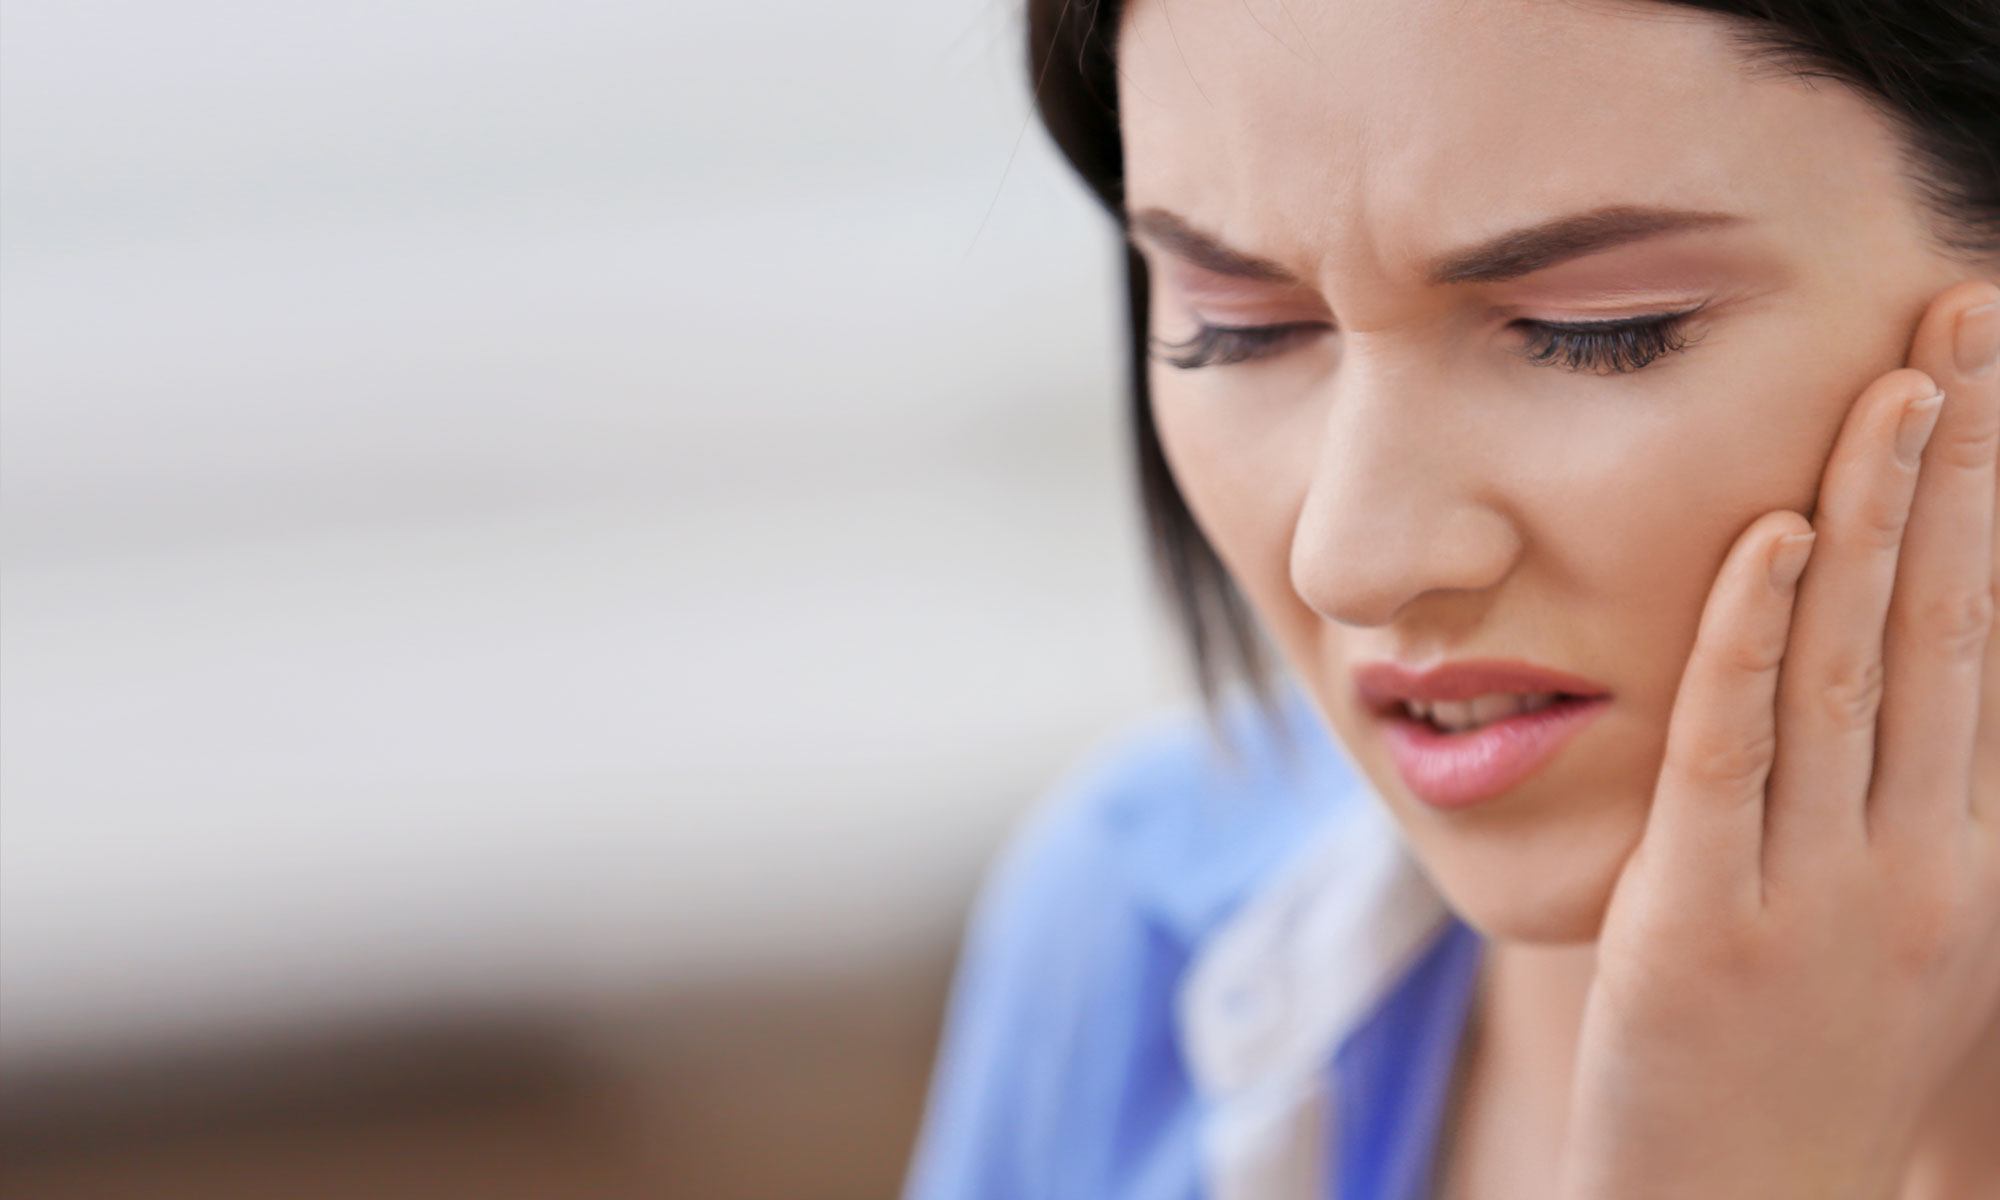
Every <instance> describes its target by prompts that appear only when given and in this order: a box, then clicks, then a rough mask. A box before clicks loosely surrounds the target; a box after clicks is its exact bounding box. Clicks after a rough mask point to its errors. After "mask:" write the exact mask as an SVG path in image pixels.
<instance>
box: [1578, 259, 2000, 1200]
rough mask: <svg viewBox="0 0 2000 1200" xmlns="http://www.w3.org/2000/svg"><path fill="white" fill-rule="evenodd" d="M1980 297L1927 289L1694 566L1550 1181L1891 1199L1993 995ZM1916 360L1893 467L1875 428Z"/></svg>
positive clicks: (1626, 1198)
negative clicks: (1825, 430)
mask: <svg viewBox="0 0 2000 1200" xmlns="http://www.w3.org/2000/svg"><path fill="white" fill-rule="evenodd" d="M1996 300H2000V290H1996V289H1995V288H1994V287H1993V285H1991V284H1986V283H1976V282H1975V283H1963V284H1959V285H1956V286H1954V287H1952V288H1950V289H1948V290H1947V291H1945V292H1944V293H1942V294H1941V295H1940V296H1939V297H1938V298H1937V299H1936V300H1935V301H1934V302H1933V304H1932V305H1931V307H1930V308H1929V310H1928V311H1927V312H1926V314H1925V317H1924V320H1923V322H1922V323H1921V324H1920V326H1919V328H1918V331H1917V334H1916V338H1915V340H1914V342H1913V345H1912V348H1911V353H1910V356H1909V363H1910V365H1909V366H1905V367H1901V368H1898V369H1896V370H1894V371H1890V372H1889V373H1887V374H1886V375H1883V376H1882V377H1881V378H1880V379H1878V380H1876V381H1875V382H1874V383H1873V384H1871V385H1870V386H1869V387H1868V388H1867V389H1866V390H1865V391H1864V392H1863V393H1862V394H1861V396H1860V398H1859V399H1858V400H1857V401H1856V403H1855V405H1854V406H1853V408H1852V410H1851V411H1850V412H1849V414H1848V416H1847V420H1846V422H1845V424H1844V426H1843V428H1842V430H1841V433H1840V438H1839V441H1838V443H1837V444H1836V446H1835V448H1834V451H1833V453H1832V455H1831V457H1830V458H1829V460H1828V463H1827V467H1826V471H1825V474H1824V476H1823V479H1822V485H1821V491H1820V502H1819V506H1818V509H1817V520H1816V522H1815V523H1813V524H1811V525H1809V524H1808V522H1807V521H1806V520H1805V519H1804V518H1803V517H1801V516H1800V515H1799V514H1797V513H1792V512H1782V511H1781V512H1773V513H1766V514H1764V515H1763V516H1762V517H1760V518H1758V519H1757V520H1756V521H1755V522H1753V523H1752V524H1751V525H1750V527H1749V528H1748V529H1747V530H1746V531H1745V532H1744V533H1743V535H1742V536H1741V537H1740V538H1739V539H1738V540H1737V542H1736V544H1735V545H1734V546H1733V547H1732V549H1731V550H1730V553H1729V555H1728V557H1727V559H1726V560H1725V562H1724V564H1723V566H1722V569H1721V571H1720V573H1719V574H1718V576H1717V578H1716V582H1715V585H1714V587H1713V589H1712V590H1711V592H1710V594H1709V598H1708V602H1707V605H1706V607H1705V608H1704V610H1703V613H1702V617H1701V624H1700V629H1699V632H1698V633H1697V635H1696V638H1695V645H1694V649H1693V651H1692V653H1691V655H1690V657H1689V660H1688V664H1687V668H1686V671H1685V673H1684V674H1683V676H1682V680H1681V684H1680V690H1679V693H1678V695H1677V696H1676V698H1675V703H1674V710H1673V716H1672V718H1671V719H1670V722H1669V727H1668V733H1667V747H1666V754H1665V759H1664V762H1663V765H1662V767H1661V771H1660V776H1659V780H1658V783H1657V786H1656V789H1655V792H1654V798H1653V807H1652V810H1651V812H1650V814H1649V816H1648V818H1647V825H1646V829H1645V832H1644V835H1643V837H1642V838H1641V841H1640V844H1639V846H1638V848H1637V849H1636V850H1635V851H1634V853H1633V854H1632V856H1631V858H1630V859H1629V860H1628V862H1627V863H1626V866H1625V869H1624V870H1623V872H1622V873H1621V874H1620V876H1619V879H1618V882H1617V885H1616V886H1615V888H1614V889H1613V892H1612V896H1611V901H1610V906H1609V908H1608V909H1607V910H1606V914H1605V919H1604V924H1603V928H1602V931H1601V933H1600V935H1599V939H1598V943H1597V972H1596V977H1595V979H1594V980H1593V983H1592V985H1591V991H1590V995H1589V998H1588V1000H1587V1002H1586V1005H1585V1010H1584V1018H1583V1026H1582V1031H1581V1040H1580V1043H1579V1046H1578V1054H1577V1065H1576V1074H1575V1077H1574V1083H1573V1090H1572V1093H1571V1110H1570V1124H1569V1136H1568V1138H1567V1140H1566V1143H1565V1147H1564V1154H1563V1162H1562V1189H1561V1195H1562V1196H1564V1197H1565V1198H1566V1200H1649V1198H1654V1197H1676V1198H1679V1197H1689V1198H1693V1197H1700V1198H1702V1200H1733V1198H1735V1197H1757V1198H1758V1200H1791V1198H1793V1197H1798V1198H1801V1200H1803V1198H1805V1197H1811V1198H1812V1200H1847V1198H1850V1197H1852V1198H1857V1200H1859V1198H1866V1200H1885V1198H1888V1197H1893V1196H1894V1195H1895V1194H1896V1192H1897V1190H1898V1189H1899V1187H1900V1185H1901V1182H1902V1173H1903V1170H1904V1164H1905V1161H1906V1159H1907V1158H1908V1155H1909V1153H1910V1150H1911V1148H1912V1145H1913V1140H1914V1139H1915V1137H1916V1136H1917V1131H1918V1128H1919V1126H1920V1125H1921V1124H1922V1119H1923V1111H1924V1109H1925V1107H1926V1105H1927V1103H1928V1102H1929V1101H1930V1100H1931V1098H1932V1097H1933V1095H1934V1094H1935V1093H1937V1092H1938V1091H1939V1090H1940V1089H1941V1088H1942V1087H1943V1085H1944V1084H1945V1082H1946V1080H1947V1079H1948V1077H1949V1076H1950V1075H1951V1073H1952V1071H1953V1069H1954V1065H1955V1064H1956V1063H1957V1062H1958V1060H1959V1059H1960V1057H1961V1056H1962V1055H1963V1054H1964V1053H1965V1052H1966V1050H1967V1049H1968V1048H1969V1047H1970V1046H1971V1045H1972V1044H1973V1043H1974V1042H1975V1041H1976V1040H1977V1039H1978V1037H1979V1036H1980V1035H1981V1034H1982V1032H1983V1031H1984V1030H1985V1029H1986V1028H1987V1026H1988V1025H1989V1024H1990V1023H1991V1022H1992V1021H1993V1020H1994V1019H1995V1017H1996V1011H1995V1010H1996V1001H2000V745H1996V744H1995V739H1996V737H2000V728H1995V727H1996V726H2000V637H1993V638H1990V639H1989V636H1988V635H1989V631H1990V629H1991V626H1992V621H1993V607H1994V596H1995V592H1996V587H1995V575H1994V563H1995V551H1994V540H1995V537H1994V503H1995V501H1994V491H1995V486H1996V479H1995V476H1996V465H1995V458H1996V447H2000V367H1987V368H1986V369H1985V370H1983V371H1979V372H1974V371H1973V370H1971V369H1969V368H1966V367H1961V366H1959V365H1958V363H1957V360H1956V358H1955V350H1956V339H1955V336H1954V335H1955V334H1956V333H1957V331H1958V330H1957V324H1958V317H1959V316H1960V314H1962V313H1964V312H1966V311H1968V310H1970V309H1973V308H1976V307H1978V306H1980V305H1982V304H1985V303H1987V302H1989V301H1996ZM1986 319H1988V320H1990V319H1992V316H1991V315H1990V314H1989V315H1988V317H1987V318H1986ZM1968 332H1973V331H1971V330H1968ZM1934 381H1935V383H1936V384H1937V385H1938V386H1940V387H1942V389H1943V391H1944V393H1945V400H1944V401H1943V404H1942V408H1941V415H1937V416H1936V417H1935V421H1936V424H1935V432H1934V433H1932V435H1931V438H1930V441H1929V444H1928V448H1927V449H1924V450H1922V461H1921V469H1919V468H1918V467H1917V466H1913V465H1910V464H1908V463H1907V462H1905V461H1904V460H1902V459H1899V458H1898V455H1897V433H1898V429H1899V427H1900V426H1901V425H1902V422H1903V421H1904V418H1905V414H1906V413H1908V414H1911V415H1910V416H1909V420H1910V421H1912V422H1915V423H1917V424H1919V425H1921V424H1923V423H1924V420H1925V417H1924V414H1923V412H1922V409H1923V407H1924V406H1923V400H1924V398H1925V397H1928V396H1931V395H1933V394H1934V393H1935V392H1936V391H1937V390H1938V387H1934V386H1933V382H1934ZM1913 405H1914V406H1915V408H1914V409H1913ZM1815 526H1816V528H1815ZM1804 537H1811V538H1813V540H1812V541H1811V542H1810V543H1808V544H1806V545H1804V546H1801V545H1799V544H1798V542H1797V541H1796V540H1793V539H1794V538H1804ZM1808 550H1809V551H1810V561H1809V562H1807V563H1806V565H1805V566H1804V568H1803V569H1804V576H1803V578H1802V579H1798V580H1797V582H1796V583H1787V582H1785V581H1784V580H1783V579H1782V578H1781V577H1782V576H1783V575H1784V574H1786V572H1785V571H1784V570H1783V564H1784V563H1785V562H1787V561H1790V562H1792V563H1793V564H1794V565H1797V564H1798V563H1800V562H1804V561H1805V560H1804V559H1803V558H1797V559H1795V558H1792V557H1791V556H1793V555H1797V554H1799V553H1800V552H1801V551H1808ZM1774 564H1776V565H1774ZM1774 575H1776V576H1779V577H1780V578H1778V579H1777V580H1775V581H1774ZM1982 699H1983V700H1984V705H1983V707H1984V715H1983V720H1984V724H1985V728H1983V729H1982V728H1981V727H1980V725H1981V720H1982V714H1981V709H1982ZM1975 751H1976V753H1975Z"/></svg>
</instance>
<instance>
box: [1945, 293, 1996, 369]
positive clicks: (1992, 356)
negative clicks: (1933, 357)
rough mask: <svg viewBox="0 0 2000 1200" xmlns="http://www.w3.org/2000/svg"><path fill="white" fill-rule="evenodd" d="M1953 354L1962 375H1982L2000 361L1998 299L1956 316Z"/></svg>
mask: <svg viewBox="0 0 2000 1200" xmlns="http://www.w3.org/2000/svg"><path fill="white" fill-rule="evenodd" d="M1952 357H1953V358H1955V359H1956V360H1957V361H1958V369H1959V371H1960V373H1961V374H1965V375H1984V374H1986V372H1988V371H1991V370H1992V369H1993V364H1994V363H1996V362H2000V300H1996V301H1994V302H1993V303H1991V304H1982V305H1980V306H1979V307H1978V308H1972V309H1967V310H1966V311H1964V312H1962V313H1960V314H1959V315H1958V342H1957V345H1956V346H1955V347H1953V349H1952Z"/></svg>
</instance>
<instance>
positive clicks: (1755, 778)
mask: <svg viewBox="0 0 2000 1200" xmlns="http://www.w3.org/2000/svg"><path fill="white" fill-rule="evenodd" d="M1777 748H1778V740H1777V737H1776V735H1774V734H1766V735H1763V736H1758V737H1752V738H1748V739H1745V738H1740V737H1734V736H1717V737H1713V738H1710V739H1708V740H1706V741H1703V742H1701V743H1698V744H1696V745H1694V746H1692V747H1690V748H1689V749H1688V751H1687V753H1686V754H1685V755H1684V756H1683V758H1682V760H1681V771H1682V773H1683V774H1685V775H1686V776H1687V777H1688V778H1689V779H1690V780H1692V781H1694V782H1695V783H1696V784H1697V785H1701V786H1706V787H1714V788H1720V789H1728V790H1735V789H1738V788H1745V787H1749V786H1751V785H1762V783H1763V781H1764V778H1765V775H1766V774H1767V773H1768V772H1769V771H1770V769H1771V763H1772V760H1773V759H1774V758H1775V756H1776V753H1777Z"/></svg>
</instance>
